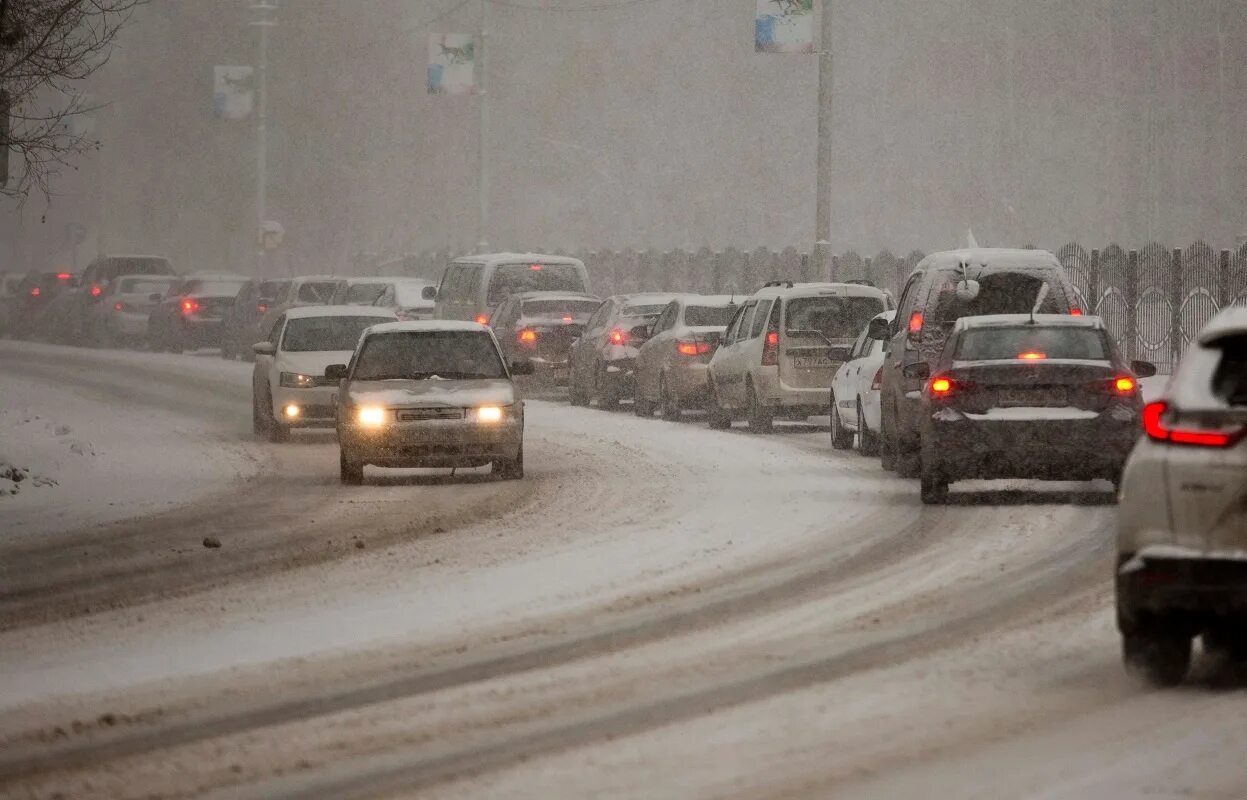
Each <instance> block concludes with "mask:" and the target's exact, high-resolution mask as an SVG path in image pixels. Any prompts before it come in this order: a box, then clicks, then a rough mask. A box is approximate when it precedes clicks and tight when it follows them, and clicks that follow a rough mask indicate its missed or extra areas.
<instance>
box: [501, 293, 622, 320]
mask: <svg viewBox="0 0 1247 800" xmlns="http://www.w3.org/2000/svg"><path fill="white" fill-rule="evenodd" d="M600 305H602V303H601V302H600V301H598V300H576V299H573V298H567V299H565V300H525V301H524V307H523V310H522V312H521V316H524V317H572V318H573V319H576V320H579V321H582V322H583V321H584V320H586V319H588V318H589V316H590V315H591V314H593V312H594V311H597V310H598V306H600Z"/></svg>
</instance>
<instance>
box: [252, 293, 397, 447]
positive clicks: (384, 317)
mask: <svg viewBox="0 0 1247 800" xmlns="http://www.w3.org/2000/svg"><path fill="white" fill-rule="evenodd" d="M394 321H395V317H394V314H393V313H391V312H389V311H387V310H385V309H383V308H372V307H369V306H301V307H299V308H291V309H287V310H286V311H284V312H283V313H282V314H281V316H279V317H278V319H277V322H276V323H275V325H274V328H273V330H272V331H271V332H270V334H269V338H268V340H267V341H263V342H257V343H255V344H254V345H252V348H253V351H254V352H255V367H254V368H253V370H252V373H251V375H252V377H251V390H252V391H251V408H252V415H251V416H252V424H253V427H254V429H255V432H256V434H258V435H261V436H267V437H268V438H269V440H271V441H274V442H281V441H285V440H286V439H287V438H288V437H289V435H290V430H291V429H292V428H314V427H333V425H334V422H335V414H334V407H333V402H334V398H335V397H336V395H337V393H338V381H337V380H335V379H331V378H327V377H325V368H326V367H328V366H329V365H330V364H341V363H343V362H345V361H348V360H349V359H350V357H351V354H352V353H354V352H355V346H356V345H357V344H359V339H360V336H361V335H363V332H364V331H365V330H366V329H367V328H369V327H370V326H372V325H379V324H382V323H385V322H394Z"/></svg>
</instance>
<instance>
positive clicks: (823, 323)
mask: <svg viewBox="0 0 1247 800" xmlns="http://www.w3.org/2000/svg"><path fill="white" fill-rule="evenodd" d="M883 310H884V308H883V301H882V300H880V299H879V298H875V297H835V296H832V295H821V296H819V297H796V298H793V299H792V300H789V301H788V318H787V322H786V323H785V324H786V326H787V328H786V329H787V332H788V333H789V334H793V333H798V334H799V333H800V332H801V331H818V332H819V333H821V334H822V335H823V336H826V337H827V338H828V339H852V338H856V337H857V336H858V335H859V334H860V333H861V332H862V328H864V327H866V325H867V324H868V323H869V322H870V320H871V319H873V318H874V317H875V315H876V314H878V313H879V312H880V311H883Z"/></svg>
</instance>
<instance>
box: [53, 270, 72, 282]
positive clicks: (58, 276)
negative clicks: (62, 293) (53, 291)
mask: <svg viewBox="0 0 1247 800" xmlns="http://www.w3.org/2000/svg"><path fill="white" fill-rule="evenodd" d="M72 277H74V276H73V275H71V274H69V273H68V272H58V273H56V279H57V280H58V281H67V280H69V279H70V278H72Z"/></svg>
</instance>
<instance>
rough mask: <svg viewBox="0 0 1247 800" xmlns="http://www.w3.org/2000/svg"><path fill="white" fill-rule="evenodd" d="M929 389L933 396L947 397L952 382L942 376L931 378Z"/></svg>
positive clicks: (950, 390) (951, 389) (950, 391)
mask: <svg viewBox="0 0 1247 800" xmlns="http://www.w3.org/2000/svg"><path fill="white" fill-rule="evenodd" d="M930 389H931V395H932V396H933V397H947V396H948V395H950V394H952V391H953V382H952V380H950V379H948V378H944V377H939V378H932V379H931V384H930Z"/></svg>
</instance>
